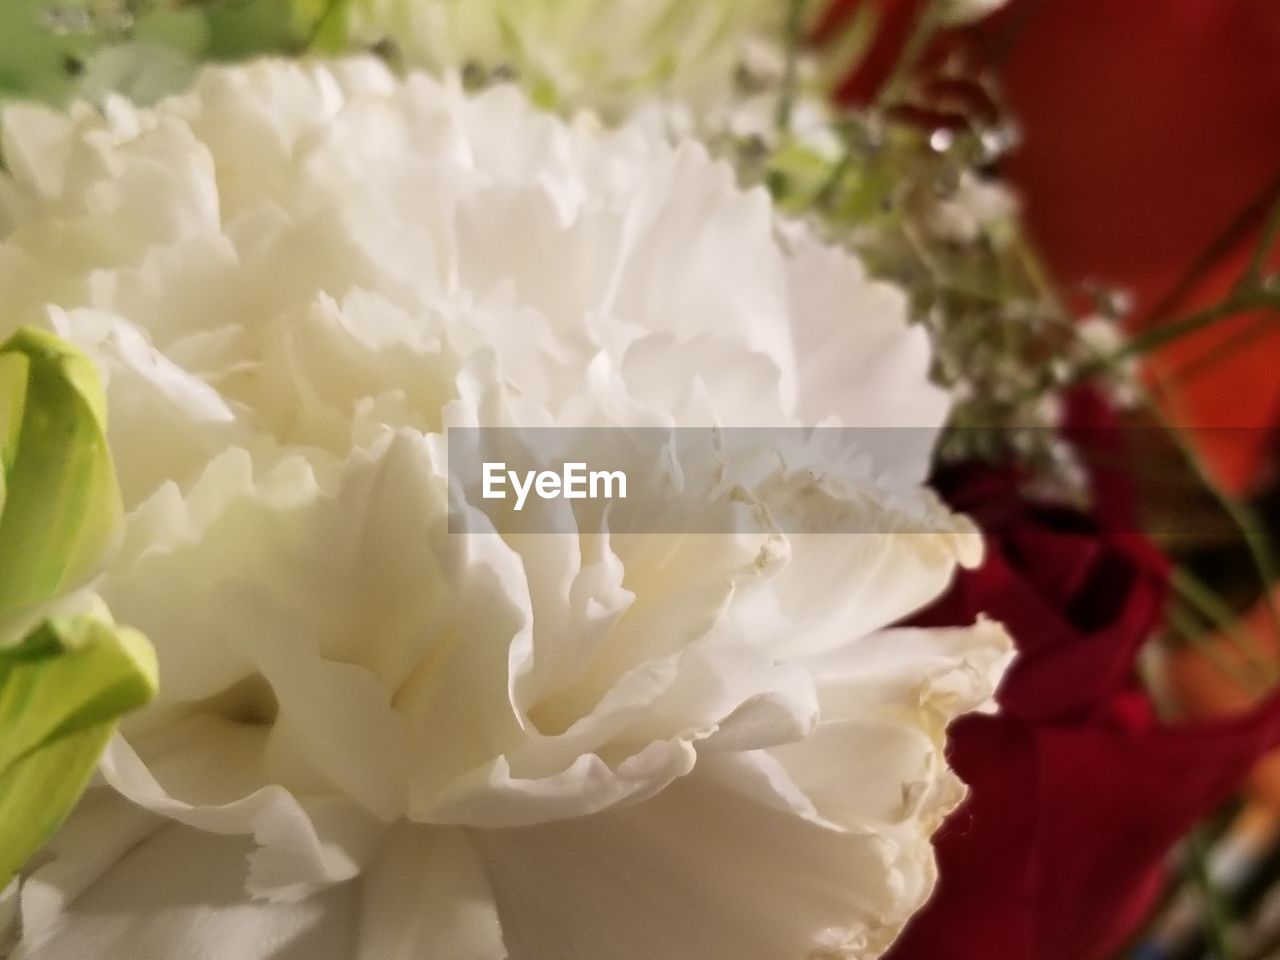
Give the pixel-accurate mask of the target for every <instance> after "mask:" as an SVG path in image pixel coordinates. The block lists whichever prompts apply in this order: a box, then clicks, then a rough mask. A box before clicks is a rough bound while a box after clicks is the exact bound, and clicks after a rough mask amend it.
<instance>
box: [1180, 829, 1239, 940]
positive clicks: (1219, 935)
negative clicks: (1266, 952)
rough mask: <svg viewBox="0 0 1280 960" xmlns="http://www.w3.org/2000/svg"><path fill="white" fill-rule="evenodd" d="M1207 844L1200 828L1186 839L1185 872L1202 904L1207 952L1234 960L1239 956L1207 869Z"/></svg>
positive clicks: (1229, 918) (1229, 916)
mask: <svg viewBox="0 0 1280 960" xmlns="http://www.w3.org/2000/svg"><path fill="white" fill-rule="evenodd" d="M1206 846H1207V845H1206V843H1205V839H1204V830H1203V828H1201V829H1199V830H1197V831H1195V832H1194V833H1192V834H1191V836H1190V837H1188V838H1187V874H1188V876H1189V878H1190V880H1191V883H1192V884H1193V885H1194V886H1195V888H1196V890H1197V891H1198V892H1199V894H1200V900H1201V902H1202V903H1203V904H1204V913H1205V933H1206V934H1207V936H1208V939H1209V951H1210V955H1211V956H1213V957H1216V958H1217V960H1237V958H1238V956H1239V955H1238V954H1237V953H1236V951H1235V948H1234V947H1233V945H1232V943H1231V915H1230V913H1229V912H1228V911H1227V906H1226V904H1225V903H1224V902H1223V900H1222V897H1220V896H1219V895H1218V889H1217V886H1216V885H1215V884H1214V882H1213V876H1212V875H1211V874H1210V872H1209V858H1208V855H1207V852H1206Z"/></svg>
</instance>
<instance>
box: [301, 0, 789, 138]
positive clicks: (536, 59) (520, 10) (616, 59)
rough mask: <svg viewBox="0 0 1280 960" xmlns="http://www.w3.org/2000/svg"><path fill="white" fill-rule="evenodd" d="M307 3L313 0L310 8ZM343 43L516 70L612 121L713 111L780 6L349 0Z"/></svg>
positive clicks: (552, 101)
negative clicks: (673, 101) (638, 113)
mask: <svg viewBox="0 0 1280 960" xmlns="http://www.w3.org/2000/svg"><path fill="white" fill-rule="evenodd" d="M313 2H314V0H313ZM346 6H347V10H346V14H347V26H348V31H349V36H348V41H349V43H351V44H352V45H355V46H372V45H376V44H378V43H380V42H385V43H387V44H389V45H390V47H391V48H392V49H393V50H394V51H395V53H396V54H397V55H398V56H399V57H401V58H402V59H403V62H404V65H406V66H409V67H422V68H426V69H429V70H432V71H437V72H438V71H441V70H446V69H469V70H471V71H472V72H476V71H479V74H478V75H479V76H487V75H492V74H493V73H494V72H495V71H496V72H514V73H515V74H516V75H517V76H518V77H519V79H520V81H521V85H522V86H524V88H525V89H526V90H528V91H529V92H530V93H531V95H532V96H533V98H534V99H535V100H536V101H538V102H539V103H541V104H542V105H543V106H567V107H570V108H579V107H587V106H590V107H597V108H600V109H602V110H604V111H605V112H607V113H617V112H620V111H622V110H623V109H625V108H626V107H628V106H629V105H630V104H631V103H632V102H633V101H635V100H637V99H643V98H645V97H647V96H650V95H653V94H663V95H670V96H672V97H678V98H679V99H680V100H681V101H683V102H684V103H686V104H687V105H689V106H692V107H693V108H694V109H695V110H696V109H698V108H700V107H705V106H706V105H708V103H712V104H718V103H720V102H722V101H723V100H724V98H725V97H726V96H727V95H728V94H729V93H730V92H731V91H732V90H733V86H734V79H735V74H736V72H737V70H738V68H739V66H740V64H741V63H742V61H743V58H744V56H745V54H746V53H747V51H748V48H749V47H750V46H751V45H752V44H753V43H756V44H758V43H761V42H766V41H768V42H771V43H773V44H775V45H780V44H781V40H782V36H783V32H784V31H783V25H782V20H783V15H784V13H785V10H786V6H785V4H784V3H781V2H779V0H699V2H696V3H695V2H689V0H466V2H458V0H352V2H350V3H348V4H347V5H346Z"/></svg>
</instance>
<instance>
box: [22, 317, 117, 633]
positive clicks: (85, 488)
mask: <svg viewBox="0 0 1280 960" xmlns="http://www.w3.org/2000/svg"><path fill="white" fill-rule="evenodd" d="M14 424H16V425H17V426H16V429H15V427H14ZM0 436H2V440H0V454H2V455H3V462H4V473H5V483H4V500H3V503H2V504H0V506H2V508H3V512H2V513H0V615H3V614H4V613H7V612H9V611H12V610H14V609H17V608H20V607H25V606H29V605H31V604H35V603H39V602H41V601H43V600H47V599H49V598H51V597H54V596H56V595H57V594H58V593H60V592H63V591H65V590H67V589H68V588H70V587H72V586H74V585H75V584H76V582H77V581H78V579H80V578H82V577H84V576H85V575H86V574H87V573H88V572H89V571H90V570H91V568H92V566H93V565H94V564H95V563H96V562H97V561H98V559H99V557H100V556H101V553H102V551H103V549H104V548H105V547H106V546H107V543H108V542H109V540H110V537H111V535H112V532H113V531H114V529H115V525H116V523H117V521H118V520H119V517H120V510H121V507H120V495H119V489H118V487H117V485H116V478H115V471H114V469H113V467H112V464H111V457H110V453H109V451H108V449H107V440H106V400H105V397H104V394H103V390H102V385H101V382H100V380H99V378H98V373H97V370H96V369H95V368H94V366H93V364H92V362H91V361H90V360H89V359H88V358H87V357H86V356H84V355H83V354H82V353H80V352H79V351H77V350H76V349H75V348H74V347H72V346H70V345H69V344H66V343H64V342H63V341H61V340H59V339H58V338H57V337H55V336H53V335H52V334H50V333H46V332H44V331H41V330H32V329H23V330H20V331H18V333H16V334H15V335H14V336H13V337H12V338H10V339H9V341H8V342H6V343H5V344H4V345H3V346H0ZM3 642H4V638H0V644H3Z"/></svg>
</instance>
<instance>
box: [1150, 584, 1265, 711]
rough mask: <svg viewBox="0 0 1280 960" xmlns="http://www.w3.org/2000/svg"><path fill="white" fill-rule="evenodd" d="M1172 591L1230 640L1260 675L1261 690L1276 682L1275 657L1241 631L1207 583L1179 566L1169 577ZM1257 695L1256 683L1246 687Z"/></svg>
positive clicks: (1236, 621)
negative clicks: (1250, 688)
mask: <svg viewBox="0 0 1280 960" xmlns="http://www.w3.org/2000/svg"><path fill="white" fill-rule="evenodd" d="M1170 585H1171V586H1172V587H1173V589H1174V592H1175V593H1176V594H1177V595H1178V596H1179V597H1180V598H1181V599H1182V600H1184V601H1186V603H1187V604H1188V605H1189V606H1190V607H1192V608H1193V609H1195V610H1196V612H1197V613H1199V614H1200V615H1201V616H1203V617H1204V618H1205V619H1206V620H1208V621H1209V623H1210V624H1212V625H1213V626H1214V627H1215V628H1216V629H1217V630H1218V631H1219V632H1220V633H1221V634H1223V635H1224V636H1226V637H1228V638H1230V639H1231V641H1232V642H1233V643H1234V644H1235V646H1236V648H1237V650H1239V652H1240V654H1241V655H1242V656H1244V657H1245V658H1246V659H1247V660H1248V661H1249V664H1250V666H1251V667H1253V669H1254V670H1255V671H1258V672H1260V673H1261V674H1262V688H1263V689H1266V688H1267V687H1269V686H1270V685H1271V684H1272V683H1274V682H1275V681H1276V679H1277V677H1276V665H1275V663H1274V659H1275V658H1274V657H1271V656H1268V655H1267V653H1266V651H1264V650H1263V649H1262V648H1261V647H1260V646H1258V642H1257V640H1256V639H1255V638H1254V636H1253V634H1251V633H1250V632H1249V631H1248V630H1245V629H1243V628H1241V626H1240V622H1239V618H1238V617H1237V616H1236V614H1235V611H1233V610H1232V609H1231V607H1230V606H1229V605H1228V604H1227V603H1226V602H1225V601H1224V600H1223V599H1222V598H1221V597H1219V596H1218V594H1217V593H1215V592H1214V591H1213V590H1212V589H1211V588H1210V587H1209V586H1208V585H1207V584H1205V583H1204V582H1203V581H1202V580H1200V579H1199V578H1198V577H1196V576H1195V574H1193V573H1192V572H1191V571H1190V570H1187V569H1186V568H1185V567H1178V568H1176V569H1175V570H1174V571H1173V575H1172V576H1171V577H1170ZM1249 687H1252V688H1253V690H1254V692H1257V685H1256V684H1253V683H1251V684H1249Z"/></svg>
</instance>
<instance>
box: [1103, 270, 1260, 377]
mask: <svg viewBox="0 0 1280 960" xmlns="http://www.w3.org/2000/svg"><path fill="white" fill-rule="evenodd" d="M1258 309H1272V310H1280V291H1277V292H1273V291H1269V290H1265V289H1261V290H1260V289H1249V290H1245V291H1240V292H1238V293H1233V294H1232V295H1231V296H1229V297H1227V299H1225V300H1223V301H1222V302H1221V303H1217V304H1215V305H1214V306H1212V307H1207V308H1206V309H1204V310H1200V311H1197V312H1196V313H1193V314H1191V315H1190V316H1188V317H1183V318H1182V319H1181V320H1175V321H1173V322H1172V323H1166V324H1162V325H1161V326H1159V327H1155V328H1153V329H1151V330H1147V331H1146V332H1145V333H1140V334H1138V335H1137V336H1136V337H1134V338H1133V339H1131V340H1130V341H1129V342H1128V343H1127V344H1125V345H1124V346H1123V347H1122V348H1121V349H1119V350H1117V351H1116V352H1115V353H1113V354H1111V355H1109V356H1107V357H1104V358H1102V360H1101V361H1100V363H1101V364H1102V367H1103V368H1105V367H1108V366H1111V365H1113V364H1115V363H1117V362H1119V361H1122V360H1127V359H1129V358H1131V357H1141V356H1145V355H1146V354H1148V353H1152V352H1153V351H1155V350H1158V349H1159V348H1161V347H1163V346H1167V345H1168V344H1170V343H1172V342H1173V341H1174V340H1179V339H1181V338H1182V337H1185V336H1188V335H1190V334H1193V333H1198V332H1199V331H1201V330H1203V329H1205V328H1206V327H1209V326H1211V325H1213V324H1214V323H1217V322H1218V321H1219V320H1224V319H1226V318H1227V317H1230V316H1233V315H1234V314H1237V313H1244V312H1245V311H1247V310H1258ZM1100 372H1101V370H1100V369H1099V367H1098V365H1097V364H1090V365H1089V366H1088V367H1085V368H1084V370H1082V371H1081V375H1082V376H1090V375H1092V374H1095V373H1100Z"/></svg>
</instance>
